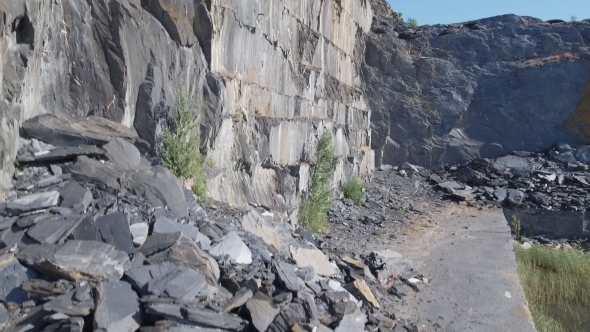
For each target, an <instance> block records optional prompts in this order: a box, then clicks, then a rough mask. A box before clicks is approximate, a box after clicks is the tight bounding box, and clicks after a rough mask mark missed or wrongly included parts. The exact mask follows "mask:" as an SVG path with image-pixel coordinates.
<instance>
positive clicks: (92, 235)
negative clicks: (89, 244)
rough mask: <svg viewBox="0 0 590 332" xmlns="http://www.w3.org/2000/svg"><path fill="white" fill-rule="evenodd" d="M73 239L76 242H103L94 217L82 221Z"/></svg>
mask: <svg viewBox="0 0 590 332" xmlns="http://www.w3.org/2000/svg"><path fill="white" fill-rule="evenodd" d="M73 237H74V239H75V240H84V241H99V242H101V241H102V237H101V236H100V231H99V230H98V225H97V224H96V221H95V220H94V219H93V218H92V217H86V218H84V219H83V220H82V222H81V223H80V224H79V225H78V227H77V228H76V230H75V231H74V233H73Z"/></svg>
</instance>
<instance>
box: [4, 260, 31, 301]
mask: <svg viewBox="0 0 590 332" xmlns="http://www.w3.org/2000/svg"><path fill="white" fill-rule="evenodd" d="M36 276H37V274H36V273H35V272H34V271H33V270H30V269H28V268H26V267H24V266H22V265H21V264H20V263H19V262H18V261H17V260H16V259H15V258H14V256H12V254H6V255H2V256H0V300H2V301H4V302H11V303H16V304H22V303H23V302H26V301H28V300H29V295H28V294H27V292H25V291H24V290H23V289H22V288H21V285H22V283H23V282H24V281H26V280H30V279H34V278H35V277H36Z"/></svg>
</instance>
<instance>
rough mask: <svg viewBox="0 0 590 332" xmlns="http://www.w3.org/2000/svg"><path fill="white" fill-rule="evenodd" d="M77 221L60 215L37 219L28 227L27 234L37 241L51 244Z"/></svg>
mask: <svg viewBox="0 0 590 332" xmlns="http://www.w3.org/2000/svg"><path fill="white" fill-rule="evenodd" d="M76 223H77V221H76V219H73V218H65V217H61V216H57V217H53V218H47V219H43V220H41V221H39V222H38V223H37V224H35V225H34V226H33V227H31V228H29V230H28V231H27V235H28V236H29V237H31V238H32V239H34V240H36V241H37V242H39V243H44V244H53V243H56V242H57V241H58V240H59V239H61V238H62V237H63V236H64V234H66V232H68V230H71V228H72V227H73V226H74V225H75V224H76Z"/></svg>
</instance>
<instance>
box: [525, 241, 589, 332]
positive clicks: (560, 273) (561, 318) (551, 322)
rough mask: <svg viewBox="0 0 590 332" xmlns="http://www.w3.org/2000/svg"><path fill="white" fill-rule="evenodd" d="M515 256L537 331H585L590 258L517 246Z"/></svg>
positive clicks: (566, 252) (564, 252) (548, 249)
mask: <svg viewBox="0 0 590 332" xmlns="http://www.w3.org/2000/svg"><path fill="white" fill-rule="evenodd" d="M515 252H516V260H517V263H518V272H519V274H520V280H521V283H522V286H523V288H524V292H525V294H526V297H527V300H528V302H529V308H530V310H531V313H532V315H533V320H534V322H535V326H536V328H537V330H538V331H539V332H553V331H584V330H585V327H587V326H588V323H589V318H588V315H587V314H586V313H587V312H588V309H589V308H590V277H589V276H590V255H587V254H584V253H582V252H581V251H578V250H555V249H550V248H546V247H542V246H533V247H532V248H531V249H529V250H525V249H522V248H521V247H520V246H517V248H516V249H515Z"/></svg>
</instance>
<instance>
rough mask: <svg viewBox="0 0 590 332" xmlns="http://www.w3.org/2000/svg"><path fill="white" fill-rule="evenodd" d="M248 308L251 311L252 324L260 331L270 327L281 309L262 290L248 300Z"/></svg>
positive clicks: (262, 331)
mask: <svg viewBox="0 0 590 332" xmlns="http://www.w3.org/2000/svg"><path fill="white" fill-rule="evenodd" d="M246 308H248V312H249V313H250V317H251V319H252V325H254V327H255V328H256V330H258V331H260V332H264V331H266V330H267V329H268V327H269V326H270V324H271V323H272V322H273V321H274V320H275V317H277V315H278V314H279V311H280V310H279V309H278V308H277V307H275V306H274V304H273V303H272V300H271V299H270V298H268V297H267V296H266V295H264V294H263V293H261V292H258V293H256V296H255V297H253V298H251V299H250V300H248V303H246Z"/></svg>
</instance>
